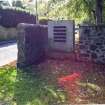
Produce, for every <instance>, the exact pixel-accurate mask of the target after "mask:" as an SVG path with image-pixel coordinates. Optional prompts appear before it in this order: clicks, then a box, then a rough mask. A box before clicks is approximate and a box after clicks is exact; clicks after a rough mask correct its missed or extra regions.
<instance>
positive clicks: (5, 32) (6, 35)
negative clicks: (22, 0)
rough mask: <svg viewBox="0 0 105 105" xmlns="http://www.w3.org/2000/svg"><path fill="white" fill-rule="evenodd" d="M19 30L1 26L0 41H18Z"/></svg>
mask: <svg viewBox="0 0 105 105" xmlns="http://www.w3.org/2000/svg"><path fill="white" fill-rule="evenodd" d="M16 37H17V29H16V28H5V27H3V26H0V41H4V40H11V39H12V40H16Z"/></svg>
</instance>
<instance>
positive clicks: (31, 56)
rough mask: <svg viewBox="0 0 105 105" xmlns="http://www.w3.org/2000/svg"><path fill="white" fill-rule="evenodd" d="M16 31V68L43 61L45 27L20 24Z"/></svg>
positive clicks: (44, 56) (45, 44)
mask: <svg viewBox="0 0 105 105" xmlns="http://www.w3.org/2000/svg"><path fill="white" fill-rule="evenodd" d="M17 30H18V37H17V41H18V61H17V67H18V68H24V67H27V66H31V65H37V64H39V63H40V62H42V61H43V60H45V58H46V52H47V47H48V32H47V26H44V25H36V24H25V23H20V24H19V25H18V27H17Z"/></svg>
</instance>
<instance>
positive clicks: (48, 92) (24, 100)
mask: <svg viewBox="0 0 105 105" xmlns="http://www.w3.org/2000/svg"><path fill="white" fill-rule="evenodd" d="M47 82H48V81H47V80H43V79H41V77H40V76H39V75H37V74H32V73H25V72H21V71H20V70H16V68H15V67H3V68H0V102H1V103H4V104H5V105H50V104H52V103H60V102H64V101H65V95H64V92H62V91H60V90H58V89H57V87H56V86H55V85H54V84H52V85H48V83H47Z"/></svg>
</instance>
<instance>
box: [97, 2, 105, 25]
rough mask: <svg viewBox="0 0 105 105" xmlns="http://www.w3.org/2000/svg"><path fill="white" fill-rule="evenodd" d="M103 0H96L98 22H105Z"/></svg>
mask: <svg viewBox="0 0 105 105" xmlns="http://www.w3.org/2000/svg"><path fill="white" fill-rule="evenodd" d="M103 2H104V1H103V0H96V24H100V23H102V22H103Z"/></svg>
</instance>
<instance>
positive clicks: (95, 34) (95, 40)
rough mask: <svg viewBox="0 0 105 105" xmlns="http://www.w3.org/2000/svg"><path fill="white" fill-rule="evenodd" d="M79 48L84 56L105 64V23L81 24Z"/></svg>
mask: <svg viewBox="0 0 105 105" xmlns="http://www.w3.org/2000/svg"><path fill="white" fill-rule="evenodd" d="M79 49H80V54H81V55H82V56H84V57H87V58H88V59H89V60H92V61H94V62H96V63H100V64H105V25H98V26H96V25H90V26H89V25H87V26H86V25H84V26H83V25H82V26H80V43H79Z"/></svg>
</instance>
